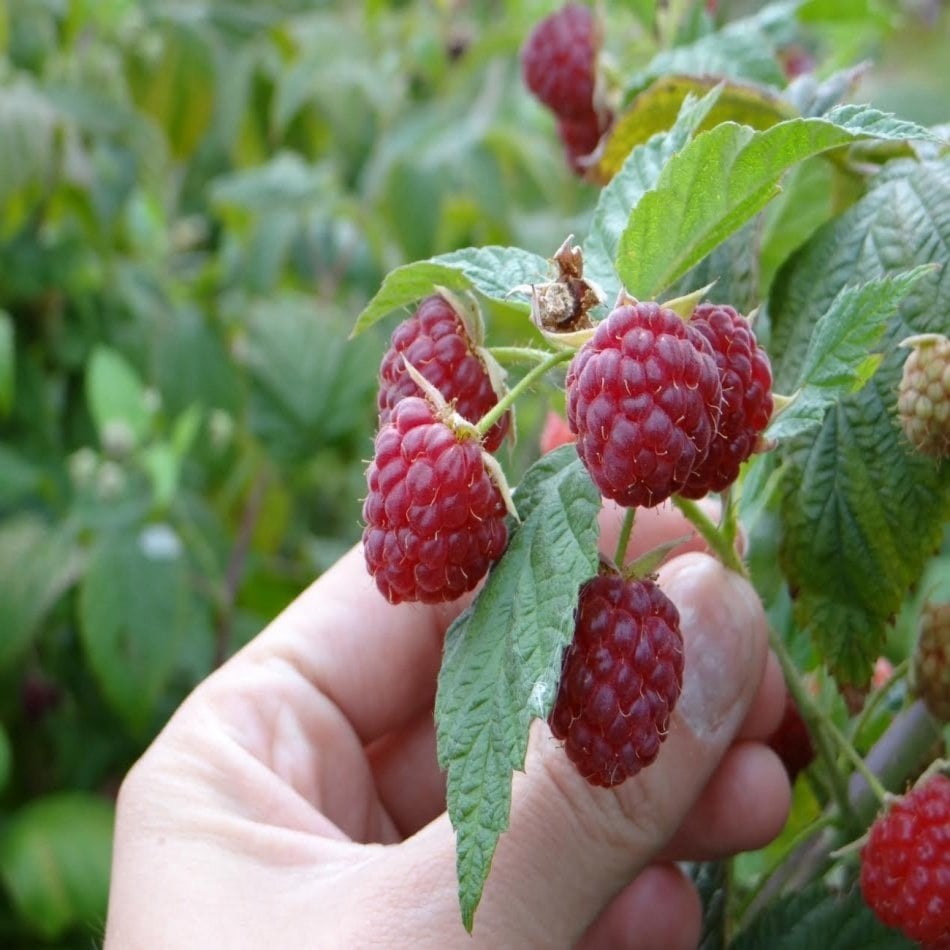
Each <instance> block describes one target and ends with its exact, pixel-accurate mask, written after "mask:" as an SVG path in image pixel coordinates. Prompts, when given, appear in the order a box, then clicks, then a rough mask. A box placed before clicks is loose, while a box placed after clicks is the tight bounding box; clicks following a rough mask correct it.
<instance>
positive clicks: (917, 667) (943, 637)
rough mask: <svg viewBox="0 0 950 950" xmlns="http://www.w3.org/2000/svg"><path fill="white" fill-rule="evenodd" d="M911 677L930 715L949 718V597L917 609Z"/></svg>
mask: <svg viewBox="0 0 950 950" xmlns="http://www.w3.org/2000/svg"><path fill="white" fill-rule="evenodd" d="M913 678H914V692H915V693H917V695H918V696H920V697H921V699H923V701H924V703H925V704H926V706H927V709H928V710H930V713H931V715H933V716H934V717H935V718H936V719H939V720H940V721H941V722H950V601H948V602H947V603H944V604H937V603H927V604H924V606H923V609H922V610H921V612H920V620H919V623H918V637H917V646H916V648H915V650H914V670H913Z"/></svg>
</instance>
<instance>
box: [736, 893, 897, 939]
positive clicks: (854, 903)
mask: <svg viewBox="0 0 950 950" xmlns="http://www.w3.org/2000/svg"><path fill="white" fill-rule="evenodd" d="M730 946H731V947H733V950H759V948H761V947H768V948H769V950H813V948H815V947H821V948H822V950H911V948H912V947H914V946H915V944H913V943H911V942H910V941H909V940H907V939H906V938H905V937H902V936H901V934H900V933H898V932H897V931H896V930H892V929H891V928H890V927H887V926H885V925H884V924H882V923H881V922H880V921H879V920H878V919H877V918H876V917H875V916H874V914H873V913H872V912H871V910H870V908H869V907H868V906H867V904H865V903H864V900H863V899H862V897H861V892H860V890H859V889H858V888H857V887H852V888H851V890H850V891H849V892H848V893H847V894H843V895H834V894H831V893H829V892H828V890H827V888H826V887H825V886H824V885H822V884H816V885H813V886H811V887H809V888H808V889H807V890H805V891H802V892H800V893H797V894H792V895H790V896H788V897H784V898H781V899H779V900H777V901H775V902H773V903H772V904H770V905H769V907H768V908H767V909H766V910H764V911H763V912H762V913H761V914H760V915H759V916H758V917H756V918H755V920H754V921H753V922H752V924H751V925H750V926H749V927H747V928H746V929H745V930H743V931H742V933H741V934H739V936H738V938H737V939H736V940H735V941H734V942H733V943H732V944H730Z"/></svg>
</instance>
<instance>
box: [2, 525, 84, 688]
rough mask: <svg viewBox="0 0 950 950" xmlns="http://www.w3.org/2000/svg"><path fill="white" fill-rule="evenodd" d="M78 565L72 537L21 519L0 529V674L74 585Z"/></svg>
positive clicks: (63, 530)
mask: <svg viewBox="0 0 950 950" xmlns="http://www.w3.org/2000/svg"><path fill="white" fill-rule="evenodd" d="M80 566H81V558H80V554H79V551H78V549H77V547H76V541H75V538H74V536H73V532H72V531H71V529H70V528H68V527H67V526H60V527H57V528H50V527H49V526H48V525H46V524H44V523H43V522H42V521H41V520H40V519H39V518H37V517H34V516H32V515H20V516H19V517H17V518H10V519H8V520H7V521H6V522H5V523H4V524H3V525H2V526H0V670H2V669H6V668H8V667H9V666H11V665H12V664H13V663H15V662H16V660H17V659H18V658H19V657H20V654H21V653H22V652H23V650H24V649H26V647H27V646H28V645H29V643H30V641H31V640H32V638H33V636H34V634H35V632H36V629H37V627H38V626H39V624H40V622H41V621H42V620H43V618H44V617H45V616H46V614H47V613H48V612H49V611H50V610H51V609H52V607H53V606H54V605H55V604H56V602H57V601H58V600H59V598H60V597H62V595H63V594H64V593H65V592H66V591H67V590H68V589H69V588H70V587H71V586H72V585H73V584H74V583H75V581H76V580H77V578H78V575H79V571H80Z"/></svg>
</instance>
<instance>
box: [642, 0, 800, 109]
mask: <svg viewBox="0 0 950 950" xmlns="http://www.w3.org/2000/svg"><path fill="white" fill-rule="evenodd" d="M797 6H798V4H797V3H777V4H772V5H771V6H768V7H766V8H765V9H764V10H762V11H760V12H759V13H757V14H755V15H754V16H751V17H746V18H744V19H741V20H735V21H733V22H732V23H729V24H728V25H726V26H725V27H723V29H721V30H719V31H718V32H716V33H710V34H707V35H706V36H702V37H700V38H699V39H698V40H696V41H695V42H693V43H688V44H685V45H682V46H674V47H672V48H670V49H665V50H662V51H661V52H659V53H657V55H656V56H654V57H653V59H652V60H651V61H650V63H649V65H648V66H647V67H646V69H645V70H643V71H642V72H640V73H637V74H636V75H635V76H634V77H633V78H632V79H631V80H630V82H629V83H627V88H628V89H634V90H637V89H642V88H643V87H644V86H646V85H647V84H648V83H649V82H651V81H652V80H653V79H656V78H657V77H659V76H668V75H670V74H674V73H681V74H685V75H693V76H716V77H729V78H732V79H745V80H751V81H752V82H758V83H762V84H764V85H767V86H769V85H770V86H774V87H781V86H783V85H784V84H785V77H784V75H783V73H782V69H781V66H780V65H779V63H778V60H777V58H776V51H777V50H776V39H779V38H781V37H782V36H783V35H787V34H788V31H789V28H790V27H791V25H792V24H793V23H794V14H795V8H796V7H797Z"/></svg>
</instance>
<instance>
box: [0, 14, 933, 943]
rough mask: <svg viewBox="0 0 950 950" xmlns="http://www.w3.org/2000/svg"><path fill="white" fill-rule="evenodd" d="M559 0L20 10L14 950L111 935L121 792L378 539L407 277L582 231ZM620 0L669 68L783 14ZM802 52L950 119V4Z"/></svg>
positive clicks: (1, 366) (1, 98) (10, 514)
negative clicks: (394, 345)
mask: <svg viewBox="0 0 950 950" xmlns="http://www.w3.org/2000/svg"><path fill="white" fill-rule="evenodd" d="M674 3H675V0H674ZM556 6H558V4H556V3H551V2H534V0H520V2H490V0H483V2H474V0H473V2H467V3H466V2H462V0H455V2H453V0H442V2H437V0H430V2H423V0H417V2H396V0H392V2H385V0H366V2H364V3H347V2H337V3H330V2H322V3H321V2H317V0H180V2H173V0H167V2H166V0H151V2H149V0H0V881H2V887H0V945H3V946H9V947H21V946H46V945H58V946H89V945H90V943H91V942H92V943H95V942H96V940H97V939H98V938H99V937H101V933H102V929H103V923H104V914H105V894H106V891H107V885H108V864H109V848H110V836H111V822H112V800H113V798H114V794H115V792H116V790H117V788H118V785H119V783H120V781H121V778H122V776H123V774H124V773H125V771H126V770H127V769H128V767H129V766H130V765H131V763H132V762H133V761H134V760H135V758H136V757H137V756H138V755H139V754H140V753H141V751H142V750H143V749H144V747H145V746H146V745H147V743H148V742H149V741H150V739H151V738H152V737H153V736H154V735H155V734H156V732H157V731H158V730H159V729H160V728H161V726H162V724H163V722H164V721H165V720H166V719H167V717H168V716H169V715H170V713H171V712H172V710H173V709H174V708H175V706H176V705H177V704H178V703H179V702H180V701H181V700H182V698H183V697H184V696H185V695H186V694H187V693H188V691H189V690H190V689H191V688H192V687H193V686H194V685H195V683H197V682H198V681H199V680H200V679H201V678H203V677H204V676H206V675H207V674H208V673H209V672H210V671H211V670H212V669H213V668H214V666H215V665H216V664H218V663H219V662H221V660H222V659H224V658H225V657H226V656H228V655H229V654H230V653H232V652H233V651H234V650H235V649H237V648H239V647H240V646H241V645H242V644H243V643H244V642H246V641H247V639H248V638H249V637H251V636H253V635H254V634H255V633H256V632H257V631H258V630H259V629H261V627H262V626H263V625H264V624H266V622H267V621H268V620H269V619H270V618H271V617H273V616H274V614H275V613H276V612H278V611H279V610H280V609H281V607H282V606H283V605H284V604H286V603H287V602H288V601H289V600H290V599H291V598H292V597H293V596H294V595H295V594H296V593H297V592H298V591H299V590H300V589H301V588H302V587H303V586H305V585H306V584H307V583H309V582H310V581H311V580H312V579H313V578H314V577H315V576H317V575H318V574H319V573H320V572H321V571H322V570H323V569H324V568H325V567H326V566H327V565H328V564H329V563H331V562H332V561H333V560H334V559H335V558H336V557H337V556H338V555H339V554H340V553H341V552H342V551H343V550H345V549H346V548H347V547H348V546H349V545H350V544H352V543H353V542H354V541H355V540H356V538H357V537H358V536H359V532H360V525H359V512H360V499H361V497H362V495H363V491H364V484H363V462H362V460H363V459H364V458H365V457H366V456H367V455H368V454H369V452H370V446H371V436H372V433H373V431H374V425H375V375H376V369H377V366H378V361H379V358H380V356H381V353H382V350H383V348H384V345H385V339H386V334H387V333H388V330H389V329H390V327H389V326H384V327H383V329H382V330H379V331H377V332H371V333H369V334H366V335H364V336H361V337H360V338H359V339H358V340H355V341H348V339H347V336H348V334H349V331H350V328H351V326H352V322H353V319H354V317H355V315H356V314H357V313H358V312H359V311H360V309H361V308H362V306H363V305H364V304H365V302H366V301H367V300H368V299H369V297H371V296H372V295H373V293H375V291H376V290H377V289H378V287H379V283H380V281H381V280H382V278H383V276H384V275H385V274H386V273H387V272H388V271H390V270H391V269H392V268H394V267H396V266H398V265H399V264H402V263H405V262H407V261H411V260H415V259H419V258H425V257H429V256H431V255H434V254H437V253H441V252H445V251H450V250H452V249H454V248H458V247H462V246H465V245H483V244H511V245H518V246H521V247H524V248H526V249H529V250H532V251H536V252H538V253H540V254H542V255H544V256H547V255H549V254H551V253H553V251H554V250H555V249H556V247H557V246H558V245H559V244H560V243H561V241H562V240H563V238H564V237H565V236H566V235H567V234H568V233H570V232H571V231H575V230H577V231H583V230H584V222H585V220H586V216H587V215H588V214H589V212H590V210H591V209H592V207H593V204H594V202H595V200H596V195H597V191H596V188H595V186H593V185H591V184H587V183H585V182H583V181H581V180H580V179H578V178H576V177H574V176H573V175H572V174H571V172H570V171H569V170H568V168H567V167H566V165H565V163H564V161H563V157H562V154H561V149H560V145H559V143H558V142H557V139H556V136H555V134H554V128H553V122H552V120H551V118H550V116H549V114H548V113H546V112H545V111H544V110H543V109H542V108H541V107H540V106H539V105H538V104H537V103H536V102H535V101H534V100H532V99H531V97H530V96H529V95H528V93H527V92H526V90H525V89H524V88H523V86H522V84H521V80H520V73H519V67H518V61H517V53H518V49H519V46H520V44H521V42H522V41H523V39H524V37H525V36H526V35H527V33H528V31H529V30H530V28H531V26H532V25H533V24H534V23H535V22H536V21H537V20H539V19H540V18H541V17H542V16H544V15H546V14H547V13H549V12H550V11H551V10H552V9H554V8H555V7H556ZM601 6H602V7H604V8H605V9H606V11H607V22H609V23H610V24H611V26H612V29H611V33H610V35H608V36H607V37H606V48H607V51H608V53H609V54H610V56H612V57H614V58H615V59H616V60H617V61H618V62H630V61H633V59H634V58H635V57H640V58H642V59H643V62H644V63H645V64H646V63H649V61H650V58H651V57H653V56H654V55H655V54H657V53H658V52H659V54H660V55H661V56H662V55H663V52H662V50H659V49H658V45H657V44H658V41H659V42H661V43H665V44H667V45H675V44H677V43H685V42H692V41H695V39H696V38H697V37H701V36H702V34H703V32H704V31H706V32H708V31H709V30H711V29H713V28H714V27H715V25H716V24H717V22H718V23H719V24H722V23H724V22H727V21H728V20H730V19H731V18H733V17H735V16H739V15H741V14H743V13H746V12H750V11H751V10H753V9H754V8H756V7H757V6H758V4H755V3H741V2H735V3H731V4H730V3H727V2H720V3H719V4H712V5H711V6H713V7H716V8H717V9H716V10H715V12H714V14H713V15H710V14H709V12H708V11H706V10H705V9H704V8H703V5H702V4H690V3H683V2H680V3H679V7H680V12H681V13H682V17H681V19H680V21H679V22H680V29H679V32H678V33H676V34H675V35H671V36H666V37H660V38H659V40H658V37H657V36H656V35H655V34H654V33H653V32H652V31H651V30H649V29H647V28H646V27H644V23H645V22H648V19H649V16H650V15H651V11H652V10H653V8H654V7H655V4H653V3H650V2H634V0H630V2H626V3H623V2H616V3H612V2H609V3H605V4H601ZM790 29H792V30H793V35H792V39H791V41H790V42H789V43H788V44H786V45H785V46H783V47H782V48H781V49H774V50H767V51H766V54H767V55H768V56H769V57H771V59H770V62H771V63H772V67H771V68H773V70H777V71H778V75H779V76H781V75H783V72H782V70H784V71H785V74H787V73H788V72H789V71H795V70H797V69H798V68H814V69H815V70H816V71H817V72H818V74H819V75H823V74H824V75H827V74H829V73H831V72H832V71H833V70H835V69H836V68H839V67H841V66H843V65H847V64H852V63H853V62H855V61H856V60H860V59H863V58H865V57H871V58H873V60H874V61H875V62H876V63H877V65H876V66H875V67H873V68H871V69H869V70H868V71H867V73H866V74H865V75H864V79H863V81H862V83H861V85H860V86H859V88H858V89H857V91H856V92H855V94H854V98H855V99H857V100H859V101H869V100H870V101H873V102H875V104H878V105H879V106H880V107H881V108H886V109H892V110H895V111H899V112H900V113H901V115H902V116H903V117H905V118H909V119H916V120H918V121H921V122H924V123H936V122H946V121H947V119H948V115H947V107H946V103H947V102H948V97H950V71H948V70H947V69H946V62H947V59H946V57H947V54H948V51H950V14H948V11H947V8H946V5H945V4H940V3H934V2H925V0H916V2H913V3H911V2H907V3H899V2H897V0H877V2H875V0H849V2H841V3H831V2H830V0H829V2H825V3H820V2H814V0H812V2H809V3H807V4H806V5H805V8H804V9H803V10H802V11H801V12H800V15H799V17H798V20H797V21H796V22H795V23H794V24H793V25H790ZM796 63H797V64H798V65H797V66H795V65H794V64H796ZM661 65H662V61H661ZM489 316H490V318H491V315H489ZM496 316H497V319H496V321H495V323H493V325H492V327H491V333H492V337H493V342H505V341H506V340H509V341H511V342H521V341H523V339H524V338H525V337H526V335H527V328H525V327H522V326H520V325H514V324H510V323H507V322H505V320H504V319H503V315H496ZM547 398H548V397H547V396H545V395H542V396H540V397H538V398H537V399H535V400H534V401H533V402H529V403H528V404H527V405H525V406H524V407H523V408H521V407H519V410H520V412H519V421H520V427H521V433H520V441H519V443H518V445H517V447H516V448H514V449H513V450H512V452H511V454H510V457H509V458H508V459H507V460H506V464H507V465H508V466H509V467H510V469H511V470H512V471H513V474H514V476H515V477H517V475H518V473H519V472H520V471H521V470H523V467H524V466H525V465H526V464H527V463H528V462H529V461H530V460H531V459H532V458H533V457H534V455H535V454H536V439H537V432H538V430H539V427H540V424H541V420H542V418H543V413H544V410H545V408H546V402H545V400H546V399H547Z"/></svg>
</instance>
